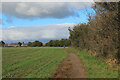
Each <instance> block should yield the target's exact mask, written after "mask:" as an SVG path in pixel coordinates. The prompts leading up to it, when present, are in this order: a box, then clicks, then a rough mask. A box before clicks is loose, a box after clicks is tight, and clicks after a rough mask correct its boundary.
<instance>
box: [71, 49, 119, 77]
mask: <svg viewBox="0 0 120 80" xmlns="http://www.w3.org/2000/svg"><path fill="white" fill-rule="evenodd" d="M69 49H70V50H72V51H73V52H74V53H77V54H78V56H79V57H80V59H81V60H82V62H83V63H84V67H85V69H86V70H87V76H88V78H118V77H119V74H118V69H117V68H114V69H113V68H110V65H108V64H107V63H105V62H103V61H100V60H96V59H95V57H94V56H91V55H89V53H87V52H85V51H78V50H76V49H73V48H69ZM116 66H117V65H116Z"/></svg>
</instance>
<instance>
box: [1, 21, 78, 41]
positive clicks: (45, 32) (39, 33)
mask: <svg viewBox="0 0 120 80" xmlns="http://www.w3.org/2000/svg"><path fill="white" fill-rule="evenodd" d="M74 25H76V24H74V23H64V24H55V25H46V26H32V27H13V26H12V27H9V28H5V29H0V32H1V31H2V36H1V35H0V38H1V39H0V40H5V41H32V40H51V39H61V38H68V37H69V31H68V27H73V26H74Z"/></svg>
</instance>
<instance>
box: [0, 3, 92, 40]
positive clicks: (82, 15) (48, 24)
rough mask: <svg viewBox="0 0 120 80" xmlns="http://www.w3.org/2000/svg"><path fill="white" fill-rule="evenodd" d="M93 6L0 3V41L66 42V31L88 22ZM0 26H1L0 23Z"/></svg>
mask: <svg viewBox="0 0 120 80" xmlns="http://www.w3.org/2000/svg"><path fill="white" fill-rule="evenodd" d="M93 4H94V3H93V2H2V12H0V21H1V20H2V25H0V32H1V31H2V35H0V39H1V40H4V41H6V42H18V41H25V42H28V41H34V40H39V41H42V42H47V41H49V40H51V39H53V40H55V39H61V38H69V31H68V27H71V28H72V27H74V25H76V24H78V23H87V22H88V20H87V19H88V13H92V12H94V11H93V9H92V8H91V7H92V5H93ZM0 24H1V22H0Z"/></svg>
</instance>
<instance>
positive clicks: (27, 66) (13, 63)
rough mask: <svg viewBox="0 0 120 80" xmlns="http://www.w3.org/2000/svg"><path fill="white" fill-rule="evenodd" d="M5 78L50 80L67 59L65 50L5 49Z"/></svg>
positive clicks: (3, 58) (3, 57)
mask: <svg viewBox="0 0 120 80" xmlns="http://www.w3.org/2000/svg"><path fill="white" fill-rule="evenodd" d="M2 50H3V55H2V60H3V68H2V71H3V78H6V77H14V78H20V77H24V78H48V77H51V73H52V72H54V71H55V70H56V69H57V67H58V64H59V63H60V62H61V61H63V59H64V58H65V57H66V52H65V51H64V50H63V48H47V47H46V48H44V47H42V48H41V47H21V48H19V47H16V48H3V49H2Z"/></svg>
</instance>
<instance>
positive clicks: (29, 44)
mask: <svg viewBox="0 0 120 80" xmlns="http://www.w3.org/2000/svg"><path fill="white" fill-rule="evenodd" d="M28 46H29V47H41V46H43V43H42V42H40V41H37V40H36V41H34V42H28Z"/></svg>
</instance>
